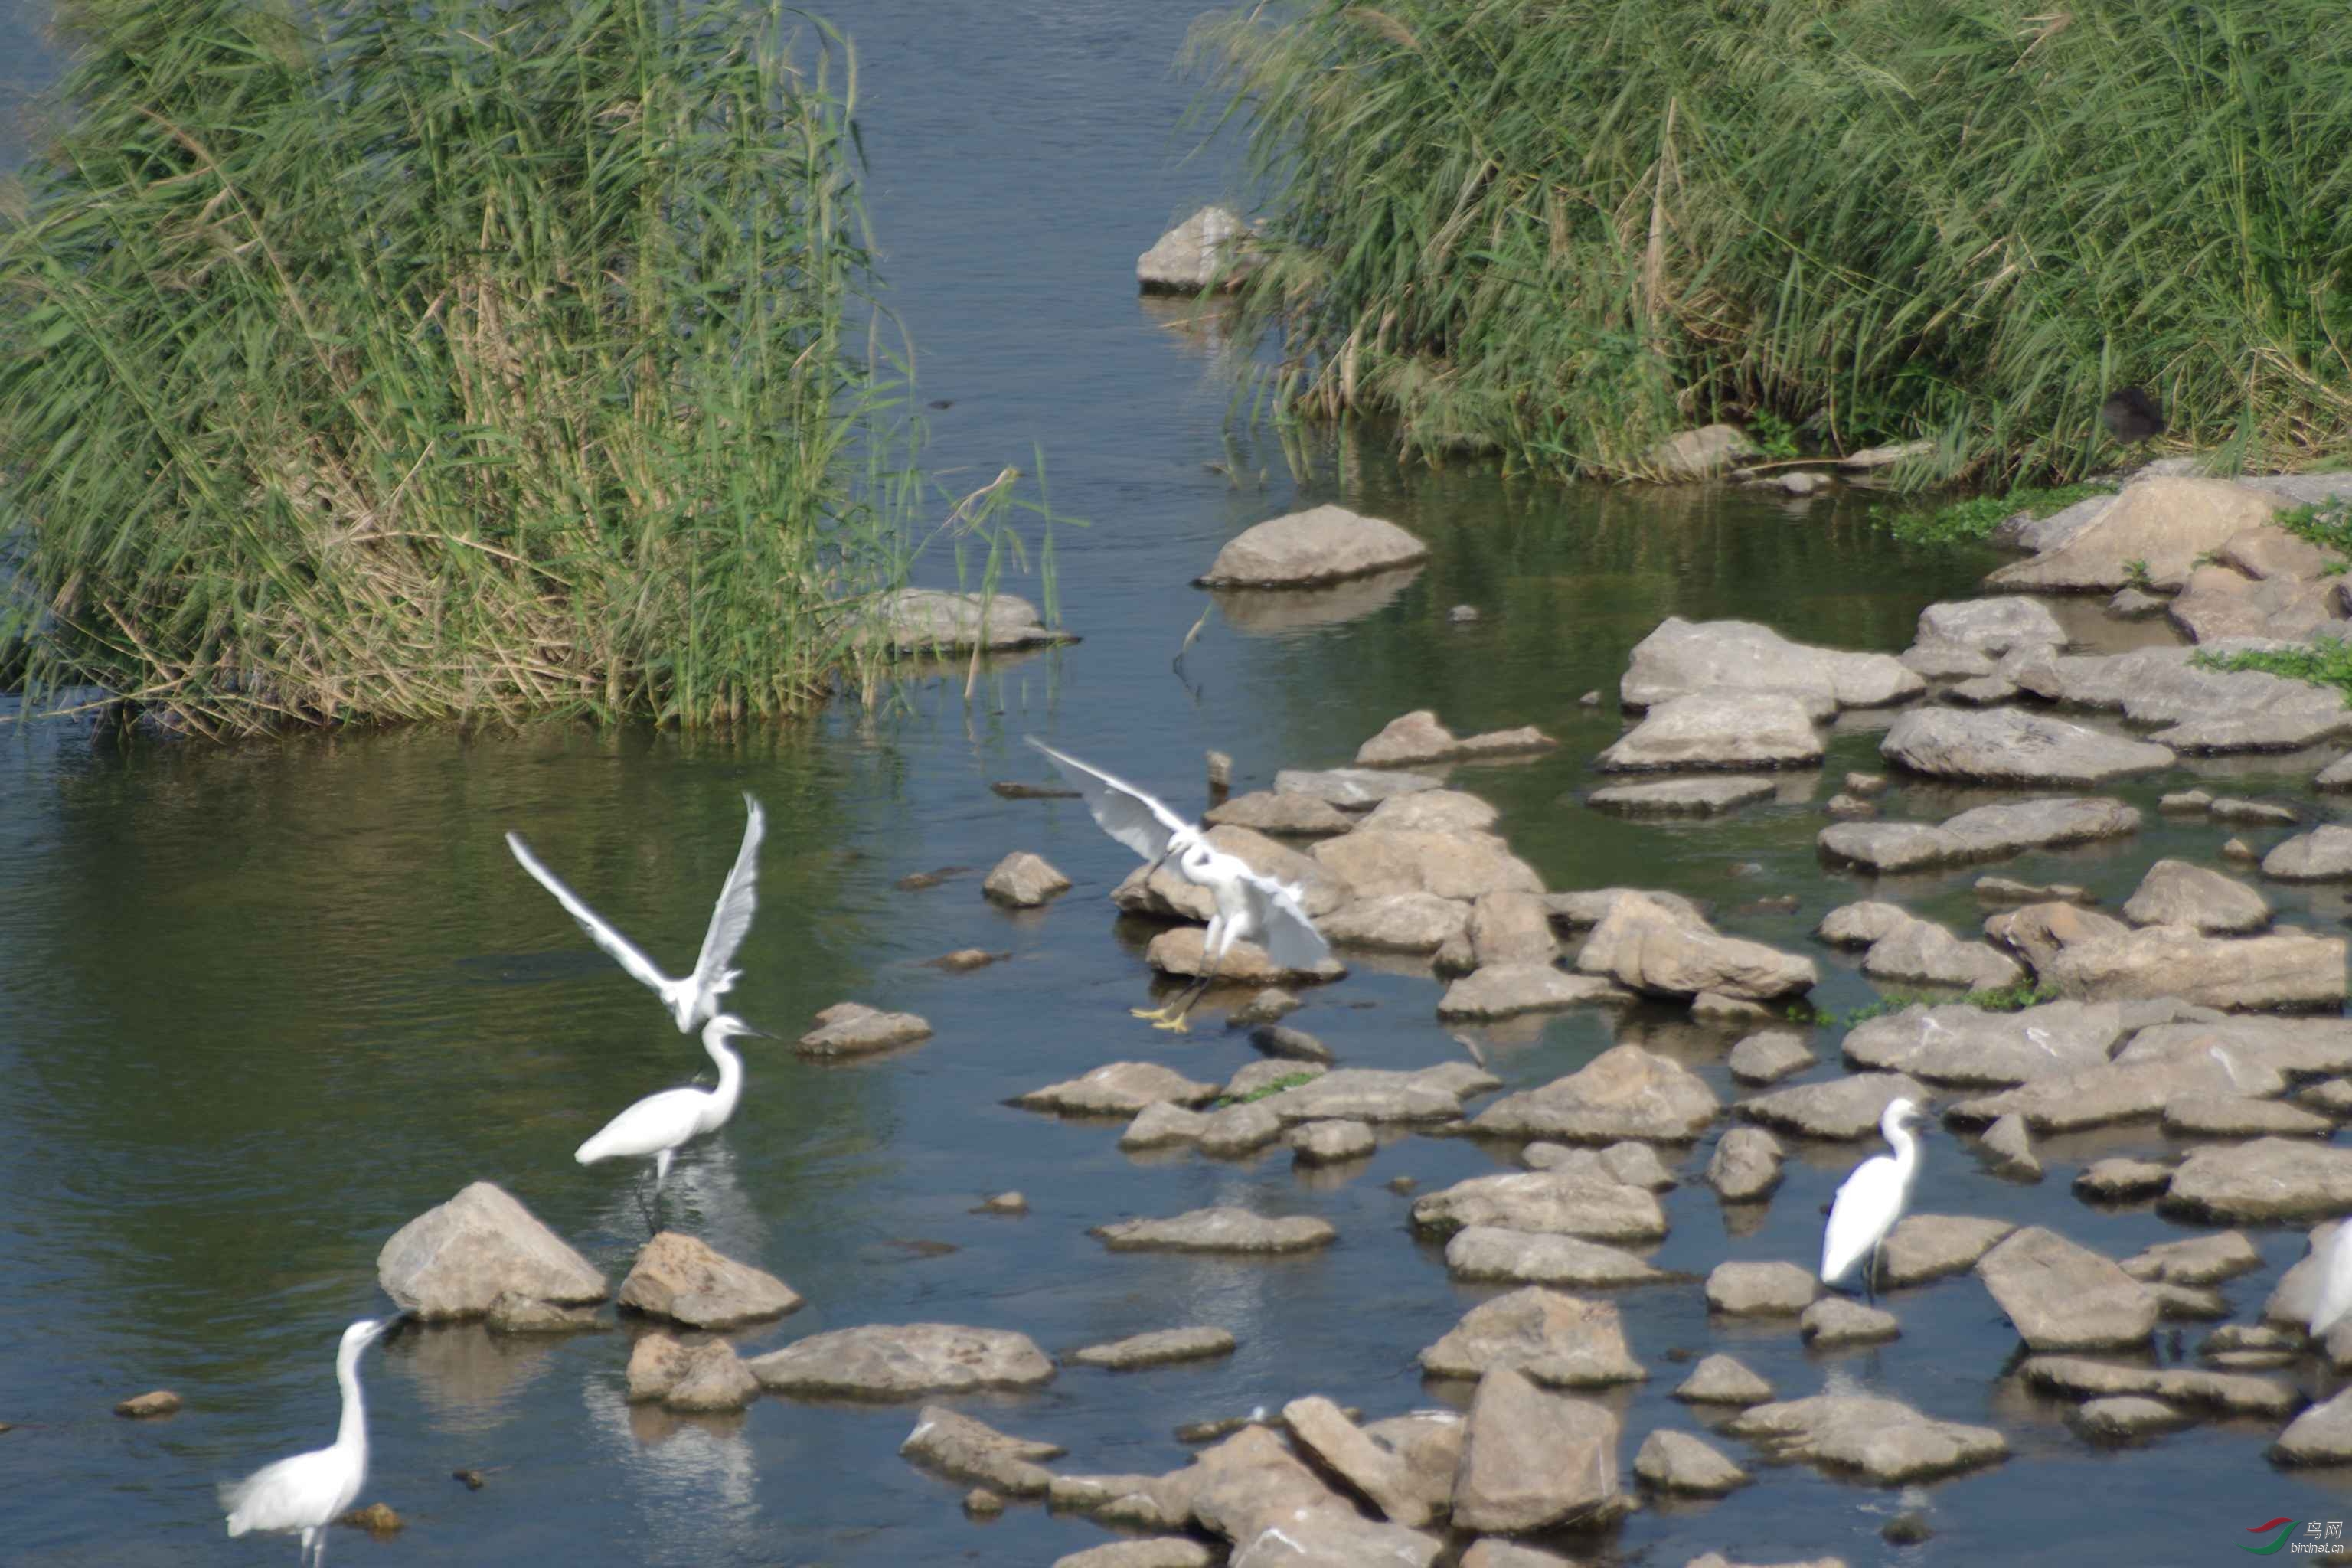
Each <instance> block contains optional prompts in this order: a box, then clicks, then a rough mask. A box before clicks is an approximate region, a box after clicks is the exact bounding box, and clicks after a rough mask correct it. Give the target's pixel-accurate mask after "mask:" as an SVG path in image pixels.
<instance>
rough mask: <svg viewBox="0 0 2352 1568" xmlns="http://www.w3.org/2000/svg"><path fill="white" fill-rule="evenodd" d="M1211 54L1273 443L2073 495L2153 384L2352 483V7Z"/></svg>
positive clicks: (1852, 6)
mask: <svg viewBox="0 0 2352 1568" xmlns="http://www.w3.org/2000/svg"><path fill="white" fill-rule="evenodd" d="M1193 55H1194V63H1195V64H1196V65H1198V66H1200V67H1201V68H1204V69H1205V70H1206V71H1207V73H1208V77H1209V81H1210V87H1209V89H1208V91H1209V95H1210V96H1209V100H1208V102H1209V105H1210V107H1211V109H1212V110H1213V111H1215V112H1217V113H1218V114H1220V115H1229V116H1234V117H1238V118H1241V119H1245V120H1246V121H1247V123H1248V128H1249V129H1248V133H1249V135H1250V137H1251V139H1252V140H1251V144H1252V149H1253V155H1254V157H1253V161H1254V165H1255V174H1256V175H1257V177H1258V179H1259V180H1260V182H1261V185H1262V194H1263V195H1264V196H1265V211H1266V221H1265V230H1264V233H1263V236H1262V237H1261V238H1260V240H1259V241H1258V243H1257V245H1256V247H1255V258H1254V263H1255V270H1252V271H1250V272H1249V273H1248V274H1247V276H1246V277H1245V278H1244V279H1243V280H1242V281H1241V282H1240V284H1239V287H1238V289H1237V291H1236V296H1235V298H1236V303H1237V307H1238V310H1239V312H1240V314H1241V317H1242V319H1243V322H1244V326H1245V327H1246V328H1247V329H1249V330H1253V331H1259V332H1264V333H1272V334H1275V335H1276V336H1277V337H1278V339H1279V342H1280V345H1281V353H1280V354H1279V356H1278V360H1277V363H1275V364H1274V365H1273V367H1272V368H1271V369H1270V370H1269V371H1267V372H1266V373H1265V374H1268V375H1269V376H1270V378H1271V386H1270V390H1271V391H1272V392H1274V393H1275V394H1276V396H1277V397H1278V399H1279V402H1280V405H1282V406H1284V407H1286V408H1287V409H1289V410H1292V411H1297V412H1303V413H1306V414H1307V415H1310V416H1339V415H1341V414H1342V413H1343V412H1345V411H1349V410H1362V411H1367V412H1374V413H1383V414H1391V415H1393V416H1396V417H1397V420H1398V422H1399V426H1400V428H1401V430H1402V439H1403V441H1404V444H1405V446H1406V447H1408V449H1411V450H1414V451H1418V452H1423V453H1429V454H1436V453H1441V452H1444V451H1445V450H1448V449H1451V448H1454V447H1459V446H1462V445H1465V444H1468V445H1471V446H1474V447H1485V446H1487V445H1488V444H1493V445H1495V446H1497V447H1499V448H1500V449H1501V451H1502V452H1503V454H1504V455H1505V457H1506V458H1507V460H1508V461H1509V462H1511V463H1513V464H1514V465H1517V466H1519V467H1523V468H1532V469H1536V470H1539V471H1549V472H1552V473H1559V474H1565V473H1575V472H1583V473H1595V474H1606V475H1637V474H1640V473H1643V472H1644V471H1645V469H1646V468H1647V466H1648V465H1647V464H1646V463H1645V460H1644V454H1645V453H1646V452H1647V451H1648V450H1649V449H1650V448H1651V447H1652V446H1653V445H1654V443H1656V442H1657V441H1659V440H1660V439H1661V438H1662V437H1665V436H1667V435H1668V434H1670V433H1672V432H1674V431H1675V430H1678V429H1682V428H1685V427H1688V426H1694V425H1699V424H1704V423H1706V422H1708V421H1709V420H1712V419H1717V418H1727V419H1734V420H1746V421H1748V422H1750V423H1751V425H1759V424H1764V423H1766V422H1769V421H1783V422H1786V424H1788V425H1789V426H1793V427H1794V428H1795V430H1796V432H1797V434H1798V437H1799V438H1800V439H1801V441H1802V442H1803V443H1804V444H1805V445H1806V446H1807V447H1809V448H1811V449H1814V450H1829V451H1837V452H1844V451H1851V450H1853V449H1855V448H1857V447H1865V446H1871V445H1876V444H1880V443H1885V442H1892V441H1897V440H1903V439H1907V438H1916V437H1928V438H1930V439H1932V440H1933V442H1934V443H1935V449H1934V453H1933V455H1932V457H1930V458H1927V459H1926V460H1925V461H1924V462H1922V463H1920V464H1917V465H1916V466H1915V467H1914V468H1913V470H1912V477H1914V478H1919V479H1974V480H1976V481H1979V482H1980V483H1993V484H1999V485H2000V486H2002V487H2003V488H2007V487H2008V486H2009V485H2011V484H2014V483H2018V482H2021V481H2027V480H2032V481H2046V480H2049V479H2074V478H2078V477H2080V476H2081V475H2083V474H2084V473H2086V472H2088V471H2091V470H2092V469H2094V468H2098V467H2101V466H2105V465H2109V464H2112V462H2113V460H2114V459H2115V458H2116V448H2115V447H2113V446H2112V445H2110V444H2108V443H2107V442H2106V440H2105V437H2104V436H2103V435H2102V433H2101V432H2100V428H2099V423H2098V409H2099V405H2100V403H2101V401H2102V399H2103V398H2104V397H2105V395H2107V394H2108V393H2110V392H2111V391H2113V390H2115V389H2116V388H2117V387H2120V386H2123V385H2126V384H2139V385H2143V386H2145V387H2147V389H2149V391H2150V392H2151V393H2153V394H2154V395H2155V396H2156V397H2157V399H2158V402H2159V403H2160V404H2161V405H2163V406H2164V407H2165V409H2166V410H2167V412H2168V415H2169V416H2170V419H2171V423H2172V426H2173V429H2174V431H2175V432H2176V433H2177V434H2178V436H2179V437H2184V438H2186V439H2187V440H2189V442H2192V443H2194V444H2195V445H2197V446H2199V447H2223V448H2226V449H2227V453H2228V455H2229V456H2231V457H2232V458H2236V459H2237V460H2239V461H2242V462H2244V463H2248V464H2254V463H2281V462H2292V461H2295V460H2298V459H2306V458H2311V457H2313V456H2315V455H2316V454H2318V453H2321V452H2325V451H2328V450H2334V449H2340V448H2342V447H2346V446H2347V445H2352V360H2347V352H2352V289H2347V287H2346V282H2347V280H2346V279H2345V278H2344V277H2343V275H2342V273H2343V268H2344V264H2345V258H2346V257H2347V255H2352V163H2347V160H2346V159H2345V158H2344V156H2343V149H2344V148H2345V147H2347V145H2352V94H2347V93H2346V92H2344V91H2343V90H2342V83H2343V82H2344V80H2345V79H2347V72H2352V28H2347V27H2345V26H2343V10H2342V7H2341V5H2337V4H2336V3H2334V0H2198V3H2195V4H2190V3H2188V0H2157V3H2155V4H2148V3H2147V0H2080V3H2078V4H2074V5H2069V6H2066V7H2063V8H2055V9H2053V8H2052V7H2049V6H2046V5H2039V4H2028V3H2026V0H1828V3H1824V0H1758V3H1757V4H1754V5H1738V6H1726V5H1721V4H1719V3H1718V0H1601V3H1600V4H1594V5H1558V4H1556V3H1555V0H1391V3H1384V4H1381V5H1376V6H1375V5H1355V4H1347V3H1344V0H1317V3H1314V4H1311V5H1307V6H1306V7H1304V8H1303V9H1302V10H1289V9H1284V10H1278V11H1268V10H1265V9H1264V8H1262V7H1253V8H1251V9H1249V10H1246V11H1244V12H1242V13H1240V14H1238V15H1235V16H1231V17H1228V18H1223V19H1218V20H1213V21H1212V22H1210V23H1208V24H1206V25H1205V26H1203V27H1202V29H1200V30H1199V31H1197V32H1196V34H1195V36H1194V43H1193Z"/></svg>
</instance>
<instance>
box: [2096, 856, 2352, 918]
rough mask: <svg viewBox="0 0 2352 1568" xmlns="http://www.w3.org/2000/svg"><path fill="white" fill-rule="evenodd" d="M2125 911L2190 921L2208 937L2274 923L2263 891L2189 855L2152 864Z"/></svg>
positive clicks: (2137, 915)
mask: <svg viewBox="0 0 2352 1568" xmlns="http://www.w3.org/2000/svg"><path fill="white" fill-rule="evenodd" d="M2347 875H2352V872H2347ZM2123 913H2124V919H2126V920H2127V921H2131V923H2132V924H2134V925H2136V926H2172V925H2177V926H2187V927H2189V929H2190V930H2192V931H2203V932H2205V933H2206V934H2207V935H2208V936H2243V935H2245V934H2247V933H2248V932H2250V931H2260V930H2262V929H2263V927H2264V926H2267V925H2269V924H2270V923H2271V907H2270V905H2269V904H2267V903H2265V902H2263V896H2262V895H2261V894H2260V893H2258V892H2256V891H2254V889H2252V888H2249V887H2248V886H2246V885H2245V884H2244V883H2243V882H2241V881H2239V880H2238V879H2236V878H2234V877H2224V876H2223V875H2221V872H2219V871H2213V870H2209V869H2207V868H2205V867H2202V866H2193V865H2190V864H2189V862H2188V861H2186V860H2158V862H2157V863H2156V864H2155V865H2153V866H2150V867H2149V868H2147V876H2145V877H2143V878H2141V879H2140V883H2139V887H2138V888H2137V889H2136V890H2135V891H2134V892H2133V893H2132V896H2131V897H2130V898H2129V899H2127V900H2125V902H2124V910H2123Z"/></svg>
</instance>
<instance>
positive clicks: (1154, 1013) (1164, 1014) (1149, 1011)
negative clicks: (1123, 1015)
mask: <svg viewBox="0 0 2352 1568" xmlns="http://www.w3.org/2000/svg"><path fill="white" fill-rule="evenodd" d="M1128 1012H1129V1014H1130V1015H1132V1016H1135V1017H1138V1018H1149V1019H1150V1020H1151V1021H1152V1022H1153V1023H1155V1024H1157V1023H1165V1022H1167V1019H1168V1009H1167V1008H1166V1007H1129V1009H1128Z"/></svg>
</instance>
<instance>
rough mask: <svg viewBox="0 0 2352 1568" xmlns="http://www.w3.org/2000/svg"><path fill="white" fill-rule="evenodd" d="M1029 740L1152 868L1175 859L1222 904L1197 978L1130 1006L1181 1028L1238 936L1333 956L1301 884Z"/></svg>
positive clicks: (1156, 1022) (1277, 953)
mask: <svg viewBox="0 0 2352 1568" xmlns="http://www.w3.org/2000/svg"><path fill="white" fill-rule="evenodd" d="M1029 743H1030V744H1031V745H1033V746H1034V747H1036V748H1037V749H1038V750H1039V751H1041V752H1045V757H1046V760H1047V761H1049V762H1051V763H1053V764H1054V766H1055V767H1056V768H1058V769H1060V770H1061V772H1062V774H1063V776H1064V777H1066V778H1067V779H1068V780H1069V781H1070V782H1071V783H1072V784H1076V785H1077V788H1078V794H1079V795H1083V796H1085V797H1086V803H1087V810H1088V811H1090V812H1092V813H1094V818H1095V821H1096V822H1097V824H1099V825H1100V826H1101V827H1102V830H1103V831H1104V832H1105V833H1108V834H1109V835H1110V836H1111V837H1113V838H1116V839H1118V841H1119V842H1120V843H1121V844H1124V845H1126V846H1127V847H1129V849H1132V850H1134V851H1135V852H1136V853H1137V854H1138V855H1140V856H1142V857H1143V858H1145V859H1146V860H1149V861H1150V862H1151V869H1152V870H1154V871H1157V870H1158V869H1160V865H1161V863H1162V862H1164V861H1169V860H1171V859H1172V860H1173V862H1174V864H1175V867H1176V870H1177V874H1178V875H1180V876H1181V877H1182V878H1183V879H1185V880H1186V881H1188V882H1191V883H1192V884H1193V885H1194V886H1195V887H1201V888H1206V889H1208V890H1209V896H1210V897H1211V898H1212V899H1213V900H1215V901H1216V907H1217V912H1216V914H1215V916H1214V917H1213V918H1212V919H1211V920H1210V921H1209V931H1208V934H1207V935H1206V936H1205V937H1204V938H1203V939H1202V943H1201V952H1202V961H1203V962H1202V969H1201V975H1200V978H1199V979H1197V980H1195V981H1193V982H1192V984H1191V985H1189V986H1187V987H1185V989H1184V991H1183V992H1182V994H1180V995H1179V996H1178V997H1177V999H1176V1000H1175V1001H1173V1002H1171V1003H1169V1004H1168V1005H1165V1006H1160V1007H1138V1008H1135V1009H1133V1011H1134V1014H1135V1016H1137V1017H1139V1018H1149V1019H1150V1020H1151V1022H1152V1026H1153V1027H1155V1028H1160V1029H1176V1030H1180V1031H1181V1030H1182V1029H1183V1028H1184V1027H1185V1023H1184V1016H1185V1015H1186V1014H1187V1013H1189V1012H1191V1011H1192V1005H1193V1004H1194V1003H1196V1002H1198V1001H1200V999H1201V998H1202V995H1203V994H1206V993H1207V991H1208V989H1209V985H1210V983H1211V982H1212V981H1213V980H1215V979H1216V977H1217V969H1218V966H1219V965H1220V964H1222V963H1223V962H1224V957H1225V954H1226V953H1227V952H1230V951H1231V950H1232V948H1233V945H1234V943H1235V942H1257V943H1258V944H1259V945H1261V946H1262V947H1264V948H1265V952H1266V956H1267V957H1269V958H1271V959H1272V960H1274V962H1275V963H1278V964H1280V965H1281V966H1282V967H1283V968H1285V969H1312V968H1314V967H1315V966H1316V965H1317V964H1318V963H1322V962H1323V960H1324V959H1326V958H1328V957H1329V956H1330V953H1331V944H1330V943H1328V942H1325V941H1324V940H1323V933H1322V932H1320V931H1317V930H1316V929H1315V922H1314V921H1311V920H1309V919H1307V910H1306V909H1305V907H1304V906H1302V905H1301V904H1300V902H1299V890H1298V889H1297V888H1295V887H1293V886H1291V885H1290V884H1289V883H1287V882H1281V881H1276V879H1274V878H1272V877H1268V876H1264V875H1262V874H1260V873H1259V872H1256V871H1254V870H1252V869H1251V868H1250V867H1249V864H1248V862H1246V861H1244V860H1243V859H1242V858H1240V857H1239V856H1235V855H1228V854H1225V853H1224V852H1223V850H1220V849H1218V848H1217V847H1215V846H1214V845H1213V844H1211V843H1210V842H1209V840H1208V837H1207V836H1206V835H1205V834H1203V833H1202V831H1201V829H1200V827H1199V826H1197V825H1196V824H1193V823H1190V822H1187V821H1185V820H1184V819H1183V818H1182V817H1181V816H1177V815H1176V814H1175V813H1174V812H1172V811H1171V810H1169V809H1168V808H1167V807H1166V806H1165V805H1161V804H1160V802H1159V801H1158V800H1157V799H1155V798H1154V797H1152V796H1150V795H1146V794H1144V793H1143V792H1142V791H1141V790H1139V789H1138V788H1136V787H1135V786H1134V785H1133V784H1129V783H1128V782H1126V781H1125V780H1124V779H1118V778H1113V777H1112V776H1111V775H1110V774H1108V773H1105V772H1103V771H1102V770H1101V769H1100V768H1097V767H1090V766H1088V765H1087V763H1082V762H1080V761H1078V760H1077V758H1076V757H1071V756H1065V755H1064V754H1063V753H1061V752H1057V751H1055V750H1054V748H1053V747H1051V746H1049V745H1047V744H1045V742H1043V741H1041V740H1039V739H1037V737H1035V736H1034V735H1032V736H1030V737H1029ZM1147 875H1148V873H1147Z"/></svg>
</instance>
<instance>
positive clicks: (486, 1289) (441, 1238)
mask: <svg viewBox="0 0 2352 1568" xmlns="http://www.w3.org/2000/svg"><path fill="white" fill-rule="evenodd" d="M375 1272H376V1280H377V1282H378V1283H379V1284H381V1285H382V1286H383V1293H384V1294H385V1295H387V1296H389V1297H391V1298H392V1299H393V1300H395V1301H397V1302H399V1303H400V1304H401V1305H402V1306H403V1307H404V1308H406V1309H407V1310H410V1311H412V1312H414V1313H415V1314H416V1315H417V1316H418V1317H420V1318H423V1319H425V1320H426V1321H436V1320H444V1319H452V1318H478V1317H481V1316H482V1315H483V1314H485V1313H487V1312H488V1310H490V1303H491V1302H493V1301H495V1300H498V1299H499V1297H500V1296H502V1295H509V1294H511V1295H513V1296H516V1297H519V1298H522V1299H525V1300H533V1301H550V1302H553V1303H555V1304H557V1305H559V1306H577V1305H580V1304H582V1303H584V1302H589V1301H601V1300H604V1295H605V1290H606V1287H605V1283H604V1275H602V1274H600V1273H598V1272H597V1270H596V1267H595V1265H593V1264H592V1263H590V1262H589V1261H588V1260H587V1259H586V1258H583V1257H581V1256H580V1254H578V1253H577V1252H574V1251H573V1250H572V1248H571V1247H569V1246H568V1245H566V1244H565V1242H564V1240H563V1238H562V1237H560V1236H557V1235H556V1234H555V1233H554V1232H553V1231H551V1230H550V1229H548V1228H547V1226H544V1225H542V1224H541V1223H540V1222H539V1220H538V1218H537V1217H536V1216H534V1215H532V1214H531V1212H530V1210H529V1209H527V1208H525V1207H523V1206H522V1205H521V1204H520V1203H518V1202H516V1201H515V1199H514V1196H513V1195H512V1194H509V1193H508V1192H507V1191H506V1189H504V1188H503V1187H499V1186H496V1185H493V1184H491V1183H488V1182H476V1183H474V1184H472V1185H471V1186H469V1187H467V1188H466V1189H465V1190H464V1191H463V1192H460V1193H459V1194H457V1196H456V1197H454V1198H451V1199H450V1200H449V1201H448V1202H447V1203H446V1204H443V1205H441V1206H440V1207H438V1208H434V1209H427V1210H426V1211H425V1213H423V1214H421V1215H417V1216H416V1217H415V1219H413V1220H410V1221H409V1222H408V1223H407V1224H406V1225H404V1226H401V1227H400V1228H399V1229H398V1230H396V1231H394V1232H393V1234H392V1238H391V1239H390V1240H388V1241H386V1242H385V1243H384V1244H383V1250H382V1251H380V1252H378V1253H377V1254H376V1259H375Z"/></svg>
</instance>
